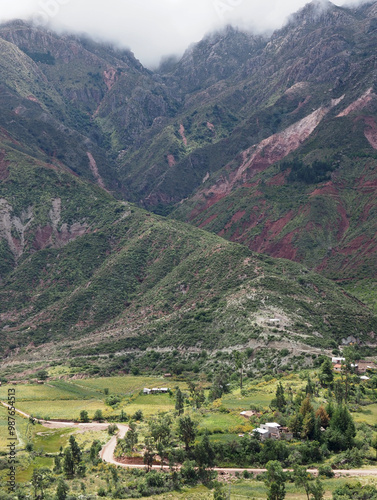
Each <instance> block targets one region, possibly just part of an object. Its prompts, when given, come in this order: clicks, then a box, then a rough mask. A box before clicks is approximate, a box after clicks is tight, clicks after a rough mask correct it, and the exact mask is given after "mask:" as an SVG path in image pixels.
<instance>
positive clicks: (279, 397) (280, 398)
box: [274, 382, 287, 412]
mask: <svg viewBox="0 0 377 500" xmlns="http://www.w3.org/2000/svg"><path fill="white" fill-rule="evenodd" d="M274 404H275V406H276V408H277V409H278V410H279V411H281V412H283V411H284V410H285V407H286V406H287V402H286V400H285V396H284V388H283V386H282V383H281V382H279V383H278V386H277V388H276V395H275V400H274Z"/></svg>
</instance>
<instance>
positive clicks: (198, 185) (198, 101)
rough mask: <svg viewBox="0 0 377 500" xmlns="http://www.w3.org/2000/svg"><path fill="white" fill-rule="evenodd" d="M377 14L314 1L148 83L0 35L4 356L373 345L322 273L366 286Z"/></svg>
mask: <svg viewBox="0 0 377 500" xmlns="http://www.w3.org/2000/svg"><path fill="white" fill-rule="evenodd" d="M376 16H377V3H374V4H372V5H368V6H363V7H362V8H358V9H344V8H339V7H335V6H334V5H332V4H329V5H327V7H326V8H324V7H323V4H322V3H321V4H318V3H315V2H312V3H311V4H309V5H308V6H306V7H305V8H304V9H303V10H301V11H300V12H298V13H297V14H296V15H295V16H293V17H292V19H291V20H290V22H289V23H288V25H287V26H285V27H284V28H283V29H282V30H279V31H277V32H275V33H274V34H273V35H272V36H270V37H267V36H266V37H262V36H254V35H251V34H249V33H243V32H241V31H240V30H237V29H234V28H231V27H227V28H225V29H224V30H222V31H220V32H217V33H213V34H211V35H208V36H207V37H205V38H204V39H203V40H202V41H201V42H200V43H199V44H196V45H193V46H191V47H190V48H189V49H188V50H187V52H186V53H185V54H184V56H183V57H182V59H181V60H172V59H170V60H166V61H165V62H164V63H163V64H162V65H161V67H160V68H159V69H158V70H157V71H155V72H152V71H149V70H147V69H145V68H144V67H143V66H142V65H141V64H140V62H139V61H137V60H136V59H135V57H134V56H133V54H132V53H131V52H130V51H127V50H118V49H115V48H114V47H111V46H108V45H105V44H99V43H96V42H94V41H92V40H90V39H88V38H85V37H78V36H73V35H58V34H56V33H53V32H51V31H49V30H46V29H44V28H40V27H36V26H32V25H29V24H27V23H25V22H23V21H13V22H10V23H6V24H4V25H2V26H0V51H1V54H2V57H1V61H0V92H1V93H0V97H1V99H0V329H1V331H2V335H3V342H2V347H1V348H2V350H3V358H4V359H6V360H7V361H12V360H13V359H14V358H15V357H16V358H17V359H18V360H26V361H32V360H52V359H59V358H62V357H63V358H64V357H67V356H71V357H72V356H73V357H74V356H89V355H97V354H103V353H112V354H114V353H121V352H124V351H126V352H130V351H131V352H136V353H142V352H144V351H146V350H147V349H151V348H153V349H156V350H162V352H169V351H171V350H172V349H176V348H178V349H179V353H181V354H182V353H185V352H197V351H199V350H202V349H208V350H210V351H214V352H215V351H216V350H227V349H234V348H246V347H250V348H255V349H262V350H264V349H270V350H271V349H273V348H275V349H280V350H281V349H288V350H290V351H292V352H293V353H297V352H301V351H303V352H311V353H316V354H318V353H320V352H321V349H322V350H323V349H328V350H329V352H330V350H332V349H337V347H338V346H339V345H342V344H346V343H349V342H351V341H352V342H358V343H361V344H362V345H364V346H374V345H375V333H374V332H376V331H377V330H376V328H377V318H376V316H375V315H374V313H373V312H372V311H371V310H370V309H369V308H368V307H367V306H366V305H365V304H364V303H362V302H360V300H358V299H357V298H355V297H354V296H353V295H352V294H350V293H349V292H348V291H345V290H344V289H343V288H341V287H340V286H339V285H338V284H336V283H334V282H332V281H329V280H328V279H326V277H330V278H332V279H333V280H337V281H339V280H342V281H344V280H350V283H351V284H352V285H350V286H355V284H356V283H357V286H358V288H357V289H355V291H356V292H357V293H358V295H359V296H360V297H363V299H364V298H365V299H366V300H367V299H368V297H367V296H366V287H365V282H362V281H360V280H361V279H362V278H365V277H368V278H374V277H375V268H376V266H375V260H376V251H375V245H374V240H375V234H376V228H375V220H374V219H375V218H374V212H375V196H374V192H375V188H376V186H377V184H376V180H377V179H376V174H375V172H376V166H377V165H376V160H377V156H376V151H375V149H376V148H377V139H376V137H377V135H376V130H377V122H376V121H375V120H376V96H377V89H375V86H374V85H375V84H374V81H375V73H376V67H375V56H374V47H375V42H376V40H375V36H376V33H377V32H376V31H375V27H376V26H377V21H376ZM146 208H147V209H152V210H153V211H154V213H150V212H148V211H146V210H145V209H146ZM169 213H170V216H169V218H165V217H162V215H166V214H169ZM188 223H189V224H188ZM195 226H199V227H195ZM203 229H205V230H206V231H204V230H203ZM208 231H209V232H208ZM214 233H217V234H214ZM256 252H262V253H263V254H265V255H261V254H259V253H256ZM281 257H283V259H280V258H281ZM287 259H290V260H291V261H298V263H297V262H290V260H287ZM302 264H304V266H303V265H302ZM315 271H318V272H320V273H321V274H322V275H324V276H321V275H320V274H317V273H316V272H315ZM363 283H364V284H363ZM368 300H369V299H368ZM372 300H373V299H372ZM272 320H278V321H272ZM183 355H184V354H183ZM177 356H178V354H177ZM279 359H280V358H279ZM279 362H280V361H279Z"/></svg>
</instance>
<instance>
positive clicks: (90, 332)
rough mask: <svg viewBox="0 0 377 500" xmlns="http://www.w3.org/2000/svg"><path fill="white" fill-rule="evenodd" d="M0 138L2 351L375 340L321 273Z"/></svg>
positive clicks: (358, 309) (374, 323)
mask: <svg viewBox="0 0 377 500" xmlns="http://www.w3.org/2000/svg"><path fill="white" fill-rule="evenodd" d="M2 150H3V151H5V153H4V159H3V161H2V182H1V198H0V200H1V226H0V228H1V232H0V234H1V235H2V247H1V257H2V258H1V262H2V266H1V277H2V282H1V289H0V328H1V329H2V350H3V356H5V357H7V356H10V355H17V356H18V357H19V358H20V359H26V360H27V359H29V360H30V359H35V357H36V356H37V359H39V360H42V359H45V358H46V357H48V359H53V358H54V357H55V359H56V357H67V356H71V355H72V356H78V355H80V356H81V355H88V354H98V353H104V352H106V353H109V352H110V353H111V352H120V351H124V350H126V351H127V350H128V351H129V350H131V351H134V350H137V351H141V352H143V351H145V349H146V348H151V347H152V348H155V349H159V348H160V349H161V348H162V349H164V348H165V349H168V350H169V349H171V348H173V347H174V348H180V349H182V350H183V352H185V350H187V349H194V350H197V349H203V348H206V349H209V350H214V349H226V348H229V347H231V346H245V347H246V346H252V347H254V346H255V347H259V348H266V347H268V346H270V347H272V346H279V345H284V346H285V347H287V346H288V347H290V348H291V349H298V350H307V349H308V347H306V346H312V347H311V348H312V350H313V351H314V352H315V351H316V350H317V352H320V351H319V349H320V348H328V349H333V348H335V347H337V345H338V344H339V343H340V344H341V343H342V342H343V341H346V339H347V338H348V337H352V338H357V339H358V341H360V342H362V343H365V344H369V343H373V338H374V333H373V331H376V328H377V318H376V317H374V316H373V314H372V313H371V312H370V310H369V309H368V308H367V307H365V306H364V305H363V304H361V303H360V302H359V301H358V300H356V299H355V298H353V297H352V296H351V295H348V294H345V293H344V291H343V290H342V289H340V288H339V287H338V286H337V285H335V284H333V283H331V282H330V281H328V280H326V279H325V278H322V277H320V276H319V275H316V274H314V273H311V272H309V271H308V270H307V269H305V268H303V267H301V266H300V265H298V264H295V263H291V262H289V261H286V260H273V259H271V258H269V257H264V256H260V255H257V254H255V253H253V252H251V251H250V250H248V249H247V248H246V247H245V246H242V245H237V244H235V243H231V242H227V241H226V240H224V239H223V238H220V237H218V236H216V235H212V234H210V233H207V232H205V231H202V230H200V229H196V228H194V227H192V226H189V225H186V224H182V223H180V222H177V221H173V220H170V221H169V220H166V219H164V218H162V217H160V216H157V215H154V214H152V215H151V214H150V213H148V212H146V211H144V210H142V209H139V208H137V207H135V206H132V205H130V204H128V203H125V202H121V201H116V200H114V198H113V197H112V196H111V195H109V194H108V193H107V192H106V191H105V190H103V189H101V188H100V187H98V186H95V185H93V184H89V183H88V182H87V181H83V180H81V179H78V178H77V177H76V176H74V175H72V173H71V172H69V171H65V170H64V169H63V168H61V169H59V168H57V167H55V166H53V165H51V164H45V163H43V162H40V161H36V160H33V159H32V158H31V157H28V156H26V155H24V154H23V153H20V152H18V151H17V150H12V149H11V148H10V147H9V146H8V147H4V148H3V149H2ZM41 184H42V185H43V191H42V190H41ZM271 318H278V319H279V320H280V322H279V325H278V327H276V324H275V323H274V322H271V321H270V319H271ZM351 318H352V321H351ZM371 332H372V333H371Z"/></svg>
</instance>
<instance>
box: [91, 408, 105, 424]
mask: <svg viewBox="0 0 377 500" xmlns="http://www.w3.org/2000/svg"><path fill="white" fill-rule="evenodd" d="M93 420H95V421H96V422H102V421H103V415H102V410H96V412H95V414H94V417H93Z"/></svg>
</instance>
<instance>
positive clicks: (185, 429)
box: [178, 415, 197, 451]
mask: <svg viewBox="0 0 377 500" xmlns="http://www.w3.org/2000/svg"><path fill="white" fill-rule="evenodd" d="M196 428H197V424H196V423H195V422H194V421H193V420H191V418H190V416H189V415H186V416H185V417H181V418H180V419H179V420H178V435H179V438H180V439H181V440H182V441H183V442H184V443H185V449H186V451H189V449H190V445H191V443H192V442H193V441H195V437H196Z"/></svg>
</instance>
